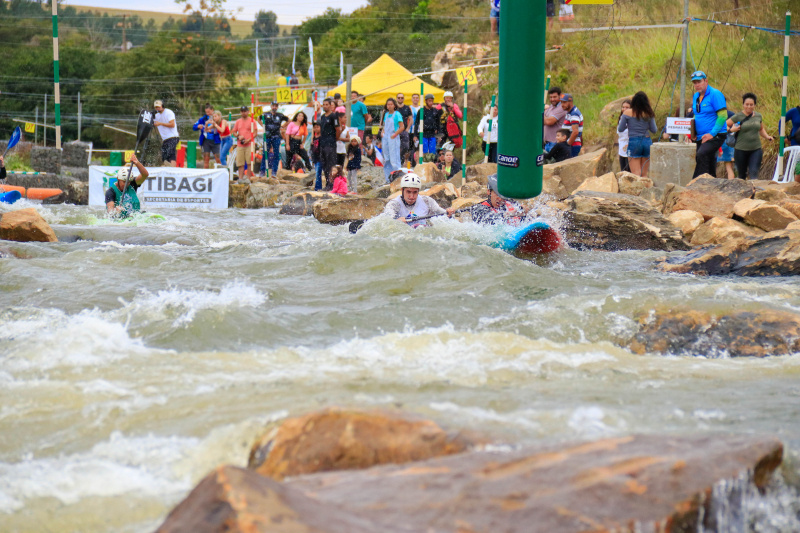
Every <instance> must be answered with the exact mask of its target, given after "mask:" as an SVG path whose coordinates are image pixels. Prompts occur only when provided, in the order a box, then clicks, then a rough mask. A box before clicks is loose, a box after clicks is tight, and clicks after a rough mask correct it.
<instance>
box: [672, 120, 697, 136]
mask: <svg viewBox="0 0 800 533" xmlns="http://www.w3.org/2000/svg"><path fill="white" fill-rule="evenodd" d="M692 120H693V119H691V118H678V117H667V133H669V134H670V135H674V134H678V135H691V134H692Z"/></svg>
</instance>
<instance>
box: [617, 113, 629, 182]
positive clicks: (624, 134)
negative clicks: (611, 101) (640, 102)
mask: <svg viewBox="0 0 800 533" xmlns="http://www.w3.org/2000/svg"><path fill="white" fill-rule="evenodd" d="M630 108H631V101H630V100H625V101H624V102H622V111H620V113H619V118H618V119H617V126H619V122H620V121H621V120H622V114H623V113H625V111H627V110H628V109H630ZM617 135H618V136H619V140H618V141H617V142H618V144H619V152H618V153H619V169H620V171H622V172H630V171H631V167H630V163H629V162H628V130H627V129H626V130H625V131H617Z"/></svg>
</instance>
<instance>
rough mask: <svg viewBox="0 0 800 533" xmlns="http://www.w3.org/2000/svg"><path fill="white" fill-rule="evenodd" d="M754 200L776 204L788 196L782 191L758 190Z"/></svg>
mask: <svg viewBox="0 0 800 533" xmlns="http://www.w3.org/2000/svg"><path fill="white" fill-rule="evenodd" d="M754 198H755V199H756V200H764V201H765V202H769V203H771V204H776V203H778V201H780V200H783V199H785V198H787V195H786V193H785V192H783V191H782V190H780V189H764V190H756V194H755V196H754Z"/></svg>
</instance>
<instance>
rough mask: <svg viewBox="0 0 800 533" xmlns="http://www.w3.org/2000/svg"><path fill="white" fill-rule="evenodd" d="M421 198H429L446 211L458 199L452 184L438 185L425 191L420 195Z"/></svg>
mask: <svg viewBox="0 0 800 533" xmlns="http://www.w3.org/2000/svg"><path fill="white" fill-rule="evenodd" d="M420 194H421V195H423V196H430V197H431V198H433V199H434V200H436V203H437V204H439V205H440V206H441V207H443V208H445V209H447V208H448V207H450V205H451V204H452V203H453V201H455V199H456V198H458V197H459V194H458V190H457V189H456V188H455V187H454V186H453V184H452V183H438V184H436V185H434V186H433V187H431V188H430V189H428V190H426V191H422V192H421V193H420Z"/></svg>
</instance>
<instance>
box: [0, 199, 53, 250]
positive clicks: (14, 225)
mask: <svg viewBox="0 0 800 533" xmlns="http://www.w3.org/2000/svg"><path fill="white" fill-rule="evenodd" d="M0 239H3V240H6V241H18V242H58V237H56V233H55V232H54V231H53V228H51V227H50V224H48V223H47V221H46V220H45V219H44V218H42V215H40V214H39V212H38V211H37V210H36V209H34V208H32V207H29V208H27V209H18V210H17V211H8V212H6V213H3V215H2V217H0Z"/></svg>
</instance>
